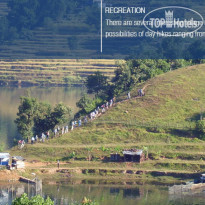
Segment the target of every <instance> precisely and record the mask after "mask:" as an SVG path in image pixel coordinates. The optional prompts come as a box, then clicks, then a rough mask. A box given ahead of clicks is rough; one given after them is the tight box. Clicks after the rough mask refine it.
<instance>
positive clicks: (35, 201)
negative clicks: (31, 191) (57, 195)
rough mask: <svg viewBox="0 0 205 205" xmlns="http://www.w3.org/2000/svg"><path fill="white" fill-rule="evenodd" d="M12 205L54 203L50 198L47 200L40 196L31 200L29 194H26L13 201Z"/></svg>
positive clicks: (50, 204) (45, 204)
mask: <svg viewBox="0 0 205 205" xmlns="http://www.w3.org/2000/svg"><path fill="white" fill-rule="evenodd" d="M12 205H54V202H53V201H52V200H51V199H50V198H49V197H48V198H47V199H46V200H45V199H44V198H43V197H41V196H40V195H37V196H34V197H32V198H31V199H29V198H28V196H27V194H26V193H24V194H22V195H21V197H19V198H16V199H15V200H13V202H12Z"/></svg>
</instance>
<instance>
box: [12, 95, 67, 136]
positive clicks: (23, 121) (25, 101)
mask: <svg viewBox="0 0 205 205" xmlns="http://www.w3.org/2000/svg"><path fill="white" fill-rule="evenodd" d="M18 110H19V111H18V113H17V116H18V117H17V119H16V120H15V123H16V124H17V128H18V131H19V133H20V134H21V135H22V137H23V138H25V139H26V138H27V137H28V138H31V137H32V136H33V135H34V133H35V134H40V133H42V132H46V131H48V130H50V129H53V128H54V127H55V126H56V125H58V124H62V123H65V122H66V121H68V119H69V116H70V113H71V109H70V108H69V107H67V106H65V105H64V104H63V103H59V104H57V105H56V106H55V107H54V109H53V110H52V108H51V105H50V104H48V103H43V102H38V101H37V99H35V98H31V97H21V104H20V106H19V108H18Z"/></svg>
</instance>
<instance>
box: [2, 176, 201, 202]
mask: <svg viewBox="0 0 205 205" xmlns="http://www.w3.org/2000/svg"><path fill="white" fill-rule="evenodd" d="M0 188H1V191H0V204H1V205H6V204H7V203H8V204H11V201H12V199H14V198H15V197H19V196H20V195H21V194H22V193H27V194H28V195H29V196H30V197H31V196H34V195H35V193H36V187H35V185H30V184H29V185H28V184H26V183H18V184H7V185H4V186H3V185H0ZM39 193H40V194H41V195H42V196H43V197H45V198H46V197H47V196H49V197H50V198H51V199H52V200H54V202H55V204H56V205H69V204H70V203H71V202H80V201H81V200H82V198H83V197H84V196H86V197H88V198H90V199H92V200H95V201H97V202H99V204H100V205H136V204H137V205H164V204H168V205H176V204H177V205H188V204H189V205H190V204H198V205H202V204H204V201H205V192H204V191H201V192H198V193H189V194H187V195H177V196H176V195H175V196H173V195H169V193H168V186H166V185H163V186H162V185H151V184H143V183H138V182H136V183H134V184H132V185H127V184H126V183H119V182H117V183H116V182H115V183H113V182H110V181H109V182H108V183H107V182H100V181H97V180H96V181H95V183H92V184H90V183H87V182H86V183H85V182H83V181H81V180H79V181H64V182H62V183H61V182H58V183H56V182H52V181H51V182H47V183H43V188H42V192H39Z"/></svg>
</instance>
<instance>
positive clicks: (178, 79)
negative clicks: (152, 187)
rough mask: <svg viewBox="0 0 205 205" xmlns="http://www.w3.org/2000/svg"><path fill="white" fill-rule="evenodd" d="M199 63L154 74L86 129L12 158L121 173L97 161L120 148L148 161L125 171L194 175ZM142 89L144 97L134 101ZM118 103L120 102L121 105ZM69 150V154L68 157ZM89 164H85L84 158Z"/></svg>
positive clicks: (203, 97)
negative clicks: (145, 152)
mask: <svg viewBox="0 0 205 205" xmlns="http://www.w3.org/2000/svg"><path fill="white" fill-rule="evenodd" d="M204 79H205V65H197V66H192V67H188V68H183V69H178V70H175V71H171V72H169V73H166V74H163V75H160V76H157V77H156V78H153V79H151V80H149V81H147V82H145V83H144V84H142V85H140V86H139V87H137V88H134V89H133V90H132V91H131V96H132V99H131V100H129V101H128V100H124V99H126V94H124V95H122V96H120V97H119V98H118V99H117V100H118V101H119V102H118V103H117V104H116V105H115V106H114V107H113V108H111V109H109V110H108V111H107V112H106V113H105V114H103V115H102V116H101V117H99V118H98V119H97V120H95V121H93V122H92V123H89V124H88V125H87V126H84V127H81V128H76V129H75V130H74V131H72V132H70V133H68V134H66V135H64V136H62V137H59V138H55V139H52V140H50V141H48V142H46V143H45V144H35V145H32V146H31V145H27V147H26V148H25V149H24V150H23V151H18V150H17V149H16V148H14V149H13V150H12V152H14V153H15V154H21V155H23V156H26V157H27V158H30V159H41V160H45V161H53V160H57V159H60V160H65V161H68V160H70V159H72V158H75V159H76V160H75V161H72V163H71V164H69V167H83V168H86V167H87V168H89V167H98V168H108V169H111V168H112V169H114V168H116V169H123V168H126V166H127V165H126V164H121V163H111V162H110V163H104V162H102V161H101V159H103V158H104V157H106V156H109V155H110V153H112V152H121V151H122V150H123V149H124V148H136V147H137V148H143V146H146V147H148V149H149V158H150V160H148V161H146V162H144V163H142V164H133V165H131V169H134V170H143V171H145V170H146V171H164V172H183V173H195V172H203V171H204V170H205V162H204V160H205V142H204V141H201V140H199V139H198V138H195V133H194V132H193V129H194V126H195V123H194V122H195V120H196V119H199V115H200V114H201V112H204V107H203V105H204V104H205V81H204ZM144 86H146V89H145V91H146V96H144V97H136V96H137V90H138V88H141V87H144ZM122 100H124V101H122ZM73 152H74V154H73ZM89 153H90V154H92V155H93V159H94V161H93V162H92V163H91V162H86V159H87V157H88V154H89Z"/></svg>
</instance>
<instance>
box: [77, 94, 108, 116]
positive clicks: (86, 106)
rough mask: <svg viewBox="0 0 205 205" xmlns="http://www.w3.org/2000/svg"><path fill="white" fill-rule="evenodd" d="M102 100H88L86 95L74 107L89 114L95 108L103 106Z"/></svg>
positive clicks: (98, 98) (99, 98)
mask: <svg viewBox="0 0 205 205" xmlns="http://www.w3.org/2000/svg"><path fill="white" fill-rule="evenodd" d="M103 102H104V100H103V99H102V98H101V97H95V98H94V99H90V98H89V97H88V96H87V95H84V96H83V97H82V98H81V99H80V100H79V101H78V102H77V103H76V106H77V107H79V108H81V110H82V111H83V113H86V114H88V113H90V112H91V111H93V110H94V109H95V108H96V107H97V106H99V105H101V104H103Z"/></svg>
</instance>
